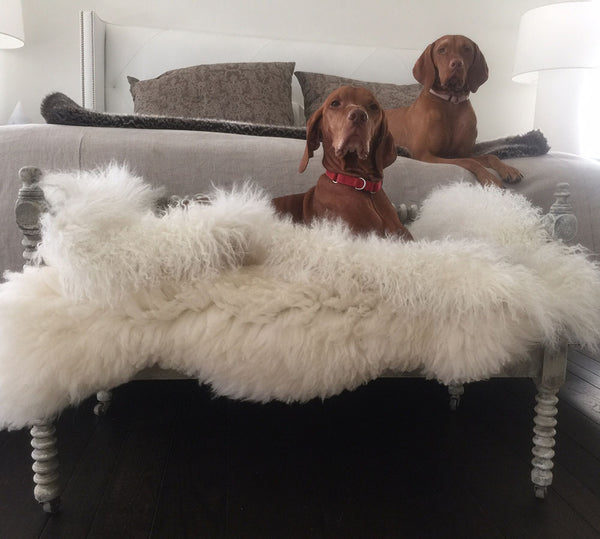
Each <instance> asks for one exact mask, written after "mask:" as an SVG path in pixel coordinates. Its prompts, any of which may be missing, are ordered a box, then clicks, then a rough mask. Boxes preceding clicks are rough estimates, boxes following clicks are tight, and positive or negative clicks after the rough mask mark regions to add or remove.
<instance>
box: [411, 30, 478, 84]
mask: <svg viewBox="0 0 600 539" xmlns="http://www.w3.org/2000/svg"><path fill="white" fill-rule="evenodd" d="M413 75H414V77H415V79H417V80H418V81H419V82H420V83H421V84H422V85H423V86H425V88H430V89H431V88H433V89H434V90H438V91H441V92H448V93H450V94H453V95H464V94H468V93H469V92H476V91H477V89H478V88H479V87H480V86H481V85H482V84H483V83H484V82H485V81H486V80H487V78H488V66H487V63H486V61H485V58H484V57H483V54H482V53H481V51H480V50H479V47H478V46H477V44H476V43H475V42H473V41H472V40H470V39H469V38H468V37H465V36H442V37H440V38H439V39H437V40H436V41H434V42H433V43H432V44H431V45H429V46H428V47H427V48H426V49H425V51H423V54H421V56H420V57H419V59H418V60H417V62H416V63H415V66H414V68H413Z"/></svg>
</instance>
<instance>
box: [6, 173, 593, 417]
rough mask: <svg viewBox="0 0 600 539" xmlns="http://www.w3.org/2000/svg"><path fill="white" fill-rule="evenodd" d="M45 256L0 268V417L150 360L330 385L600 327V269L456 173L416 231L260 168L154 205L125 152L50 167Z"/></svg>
mask: <svg viewBox="0 0 600 539" xmlns="http://www.w3.org/2000/svg"><path fill="white" fill-rule="evenodd" d="M43 188H44V191H45V193H46V196H47V198H48V199H49V201H50V203H51V206H52V208H53V211H52V212H50V213H49V214H48V215H47V216H45V218H44V223H43V224H44V243H43V244H42V246H41V248H40V253H41V254H42V255H43V257H44V259H45V260H46V262H47V264H48V265H47V266H46V267H39V268H37V267H36V268H28V269H26V270H25V271H24V272H23V273H13V274H8V275H7V282H5V283H3V284H2V285H0V427H4V428H19V427H21V426H24V425H26V424H28V423H29V422H30V421H32V420H33V419H36V418H40V417H48V416H52V415H54V414H56V413H57V412H59V411H60V410H62V409H63V408H64V407H66V406H68V405H69V404H73V403H77V402H78V401H80V400H81V399H83V398H85V397H87V396H89V395H90V394H92V393H93V392H95V391H96V390H98V389H102V388H107V387H113V386H116V385H118V384H120V383H123V382H125V381H127V380H129V379H131V377H132V376H134V374H135V373H136V372H138V371H139V370H141V369H142V368H144V367H147V366H150V365H152V364H155V363H158V364H159V365H161V366H163V367H165V368H173V369H176V370H178V371H180V372H182V373H184V374H186V375H189V376H193V377H196V378H198V379H199V380H200V381H201V382H203V383H208V384H210V385H211V386H212V388H213V389H214V391H215V392H216V393H218V394H220V395H227V396H230V397H234V398H244V399H253V400H258V401H267V400H270V399H279V400H283V401H294V400H300V401H303V400H307V399H311V398H313V397H327V396H329V395H333V394H336V393H339V392H340V391H342V390H344V389H351V388H354V387H356V386H357V385H359V384H362V383H364V382H366V381H368V380H371V379H373V378H376V377H377V376H380V375H381V374H382V373H383V372H385V371H387V370H388V369H395V370H413V369H421V371H422V372H423V373H424V374H425V375H426V376H429V377H432V378H437V379H438V380H440V381H442V382H445V383H448V382H451V381H469V380H478V379H483V378H486V377H489V376H491V375H493V374H495V373H497V372H498V371H500V370H501V369H502V368H503V367H504V366H505V365H507V364H508V363H510V362H514V361H518V360H519V359H522V358H524V357H526V355H527V353H528V351H529V350H530V348H531V346H532V345H533V344H535V343H552V342H554V341H555V340H556V339H557V338H558V337H559V336H560V335H567V336H568V337H569V338H571V339H572V340H576V341H580V342H582V343H583V344H585V345H588V346H595V345H596V344H597V342H598V340H599V334H598V332H599V328H600V271H599V269H598V267H597V266H596V265H595V264H594V263H593V262H591V261H589V260H588V259H587V257H586V255H585V253H582V252H580V251H578V250H577V249H573V248H569V247H566V246H565V245H562V244H560V243H556V242H551V241H548V238H547V236H546V234H545V232H544V231H543V228H542V226H541V224H540V215H539V212H538V211H537V210H535V209H533V208H532V207H531V206H530V205H529V204H528V203H527V201H526V200H525V199H524V198H522V197H520V196H517V195H511V194H510V193H501V192H500V191H498V190H492V189H489V190H486V189H482V188H481V187H479V186H470V185H466V184H458V185H454V186H451V187H447V188H444V189H440V190H438V191H436V192H435V193H434V194H433V195H432V196H431V197H430V198H429V199H428V200H427V201H426V202H425V204H424V205H423V208H422V211H421V214H420V217H419V219H418V220H417V221H416V222H415V223H414V224H413V226H412V232H413V235H414V236H415V237H416V238H417V239H418V240H419V241H416V242H414V243H402V242H400V241H398V240H396V239H392V238H378V237H375V236H367V237H355V236H352V235H351V234H350V233H349V232H348V231H347V229H346V228H345V227H344V226H343V225H342V224H341V223H331V222H320V223H316V224H315V225H314V226H312V227H304V226H297V225H294V224H292V223H291V222H289V221H288V220H285V219H279V218H277V217H276V216H275V215H274V213H273V210H272V208H271V206H270V204H269V201H268V199H267V198H266V197H265V196H264V195H261V194H260V193H257V192H256V191H253V190H252V189H250V188H243V189H239V190H237V191H234V192H232V193H225V192H218V191H217V192H214V193H212V195H211V204H209V205H198V206H192V207H189V208H187V209H186V208H176V209H173V210H171V211H170V212H169V213H168V214H167V215H166V216H164V217H162V218H159V217H156V216H155V215H154V214H153V213H152V211H151V206H152V204H153V202H154V200H155V199H156V198H157V196H158V195H159V193H158V192H156V191H155V190H152V189H151V188H149V187H148V186H147V185H146V184H145V183H144V182H143V181H142V180H141V179H140V178H135V177H133V176H131V175H130V174H129V173H128V172H127V171H126V170H124V169H120V168H115V167H113V168H111V169H108V170H103V171H96V172H93V173H84V174H79V175H76V176H75V175H69V174H62V175H49V176H47V177H46V178H45V179H44V180H43Z"/></svg>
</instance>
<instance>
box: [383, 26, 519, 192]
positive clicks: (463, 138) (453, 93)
mask: <svg viewBox="0 0 600 539" xmlns="http://www.w3.org/2000/svg"><path fill="white" fill-rule="evenodd" d="M413 75H414V77H415V79H417V80H418V81H419V82H420V83H421V84H423V91H422V92H421V94H420V95H419V97H418V98H417V99H416V100H415V102H414V103H413V104H412V105H410V106H409V107H402V108H397V109H389V110H387V111H386V115H387V118H388V123H389V126H390V131H391V132H392V135H393V137H394V141H395V143H396V145H397V146H402V147H405V148H407V149H408V150H409V151H410V153H411V154H412V157H413V158H414V159H419V160H420V161H427V162H429V163H450V164H454V165H459V166H461V167H463V168H466V169H467V170H469V171H470V172H472V173H473V174H475V176H477V179H478V180H479V182H480V183H481V184H482V185H489V184H494V185H497V186H499V187H503V185H502V182H501V181H500V180H498V178H497V177H496V176H495V175H494V174H493V173H492V172H490V171H489V170H487V168H492V169H494V170H495V171H496V172H497V173H498V174H499V176H500V178H501V179H502V180H504V181H505V182H508V183H514V182H518V181H520V180H521V178H522V174H521V173H520V172H519V171H518V170H517V169H516V168H514V167H510V166H508V165H506V164H504V163H503V162H502V161H500V159H498V157H496V156H494V155H482V156H478V157H474V156H473V155H472V153H473V147H474V145H475V139H476V138H477V118H476V116H475V111H474V110H473V107H472V106H471V102H470V101H469V93H470V92H476V91H477V89H478V88H479V87H480V86H481V85H482V84H483V83H484V82H485V81H486V80H487V78H488V67H487V64H486V61H485V58H484V57H483V54H482V53H481V51H480V50H479V47H478V46H477V45H476V44H475V43H474V42H473V41H471V40H470V39H469V38H467V37H465V36H443V37H441V38H440V39H438V40H437V41H435V42H433V43H432V44H431V45H429V46H428V47H427V48H426V49H425V51H424V52H423V54H422V55H421V56H420V58H419V59H418V60H417V62H416V64H415V66H414V68H413ZM486 167H487V168H486Z"/></svg>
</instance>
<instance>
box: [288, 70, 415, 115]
mask: <svg viewBox="0 0 600 539" xmlns="http://www.w3.org/2000/svg"><path fill="white" fill-rule="evenodd" d="M294 75H296V78H297V79H298V82H299V83H300V88H302V94H303V96H304V116H305V117H306V119H307V120H308V119H309V118H310V117H311V115H312V113H313V112H315V110H317V109H318V108H319V107H320V106H321V105H322V104H323V102H324V101H325V99H326V98H327V96H328V95H329V94H330V93H331V92H333V90H335V89H336V88H338V87H340V86H363V87H365V88H368V89H369V90H371V91H372V92H373V94H375V97H376V98H377V101H379V104H380V105H381V106H382V107H383V108H384V109H393V108H396V107H406V106H408V105H410V104H411V103H412V102H413V101H414V100H415V99H416V98H417V96H418V95H419V94H420V93H421V89H422V88H423V87H422V86H421V85H420V84H418V83H415V84H391V83H383V82H367V81H361V80H356V79H348V78H345V77H337V76H334V75H325V74H323V73H310V72H306V71H296V72H295V73H294Z"/></svg>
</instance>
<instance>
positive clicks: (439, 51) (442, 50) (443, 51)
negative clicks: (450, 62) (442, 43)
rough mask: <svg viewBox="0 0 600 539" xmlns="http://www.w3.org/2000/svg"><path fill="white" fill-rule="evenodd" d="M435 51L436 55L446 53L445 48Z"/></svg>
mask: <svg viewBox="0 0 600 539" xmlns="http://www.w3.org/2000/svg"><path fill="white" fill-rule="evenodd" d="M437 51H438V54H445V53H446V47H440V48H439V49H438V50H437Z"/></svg>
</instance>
